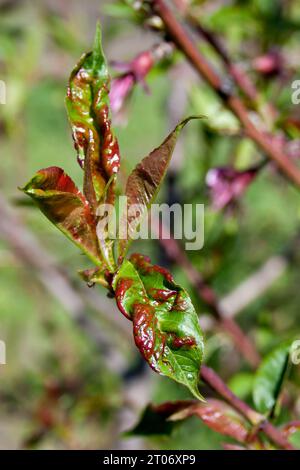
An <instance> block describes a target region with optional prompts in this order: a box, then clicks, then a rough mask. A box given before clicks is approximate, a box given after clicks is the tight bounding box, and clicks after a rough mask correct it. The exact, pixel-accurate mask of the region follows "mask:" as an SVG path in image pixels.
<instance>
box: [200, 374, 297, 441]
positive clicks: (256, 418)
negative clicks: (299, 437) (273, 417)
mask: <svg viewBox="0 0 300 470" xmlns="http://www.w3.org/2000/svg"><path fill="white" fill-rule="evenodd" d="M201 379H202V380H203V382H205V383H206V384H207V385H209V386H210V387H211V388H212V389H213V390H214V391H216V392H217V393H218V394H219V395H220V396H221V397H222V398H223V399H224V400H225V401H227V402H228V403H229V404H230V405H231V406H232V407H233V408H234V409H235V410H236V411H238V412H239V413H241V414H242V415H243V416H244V417H245V418H246V419H247V420H248V421H249V422H250V423H251V424H252V426H257V427H258V429H260V430H261V431H263V432H264V433H265V434H266V436H268V438H269V439H270V440H271V441H272V442H273V443H274V444H276V445H277V446H278V447H280V448H282V449H286V450H293V449H294V447H293V446H292V445H291V444H290V443H289V442H288V441H287V440H286V438H285V437H284V436H283V434H282V433H281V432H280V431H279V430H278V429H276V428H275V427H274V426H273V425H272V424H271V423H269V422H268V421H267V420H266V419H265V417H264V416H263V415H261V414H259V413H257V412H256V411H255V410H253V409H252V408H251V407H250V406H249V405H247V403H245V402H243V401H242V400H240V398H238V397H237V396H236V395H235V394H234V393H232V391H231V390H230V389H229V388H228V387H227V385H226V384H225V383H224V382H223V380H222V379H221V378H220V377H219V376H218V375H217V374H216V373H215V372H214V371H213V370H212V369H211V368H210V367H207V366H202V367H201Z"/></svg>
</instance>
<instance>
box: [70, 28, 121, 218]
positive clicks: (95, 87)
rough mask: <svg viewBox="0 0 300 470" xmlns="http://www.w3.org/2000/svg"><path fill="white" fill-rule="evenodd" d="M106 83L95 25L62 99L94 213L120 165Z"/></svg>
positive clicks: (111, 189) (109, 197)
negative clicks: (92, 41) (92, 39)
mask: <svg viewBox="0 0 300 470" xmlns="http://www.w3.org/2000/svg"><path fill="white" fill-rule="evenodd" d="M109 83H110V77H109V74H108V69H107V63H106V59H105V56H104V53H103V50H102V43H101V31H100V27H99V26H98V28H97V33H96V37H95V44H94V49H93V51H92V52H89V53H87V54H84V55H83V56H82V58H81V59H80V61H79V62H78V64H77V65H76V67H75V68H74V70H73V71H72V73H71V76H70V80H69V86H68V91H67V97H66V105H67V111H68V115H69V120H70V123H71V127H72V133H73V139H74V145H75V148H76V150H77V156H78V161H79V163H80V164H81V166H82V167H83V168H84V194H85V196H86V198H87V199H88V201H89V203H90V204H91V206H92V207H93V208H94V210H95V211H96V207H97V204H98V203H99V202H101V201H102V199H103V194H104V192H105V188H106V185H107V183H108V181H109V180H110V178H111V177H112V176H113V175H115V174H116V173H117V172H118V171H119V166H120V152H119V146H118V141H117V139H116V137H115V135H114V133H113V130H112V126H111V120H110V110H109ZM114 186H115V185H114V184H111V185H110V187H109V190H108V192H107V202H110V203H113V201H114V197H115V194H114V190H115V187H114Z"/></svg>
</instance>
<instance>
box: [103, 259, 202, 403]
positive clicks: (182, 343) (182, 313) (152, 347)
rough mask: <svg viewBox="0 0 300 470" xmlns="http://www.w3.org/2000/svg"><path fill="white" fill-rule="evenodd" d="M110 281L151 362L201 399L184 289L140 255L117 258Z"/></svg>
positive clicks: (198, 354) (195, 339)
mask: <svg viewBox="0 0 300 470" xmlns="http://www.w3.org/2000/svg"><path fill="white" fill-rule="evenodd" d="M112 287H113V289H114V291H115V295H116V301H117V305H118V308H119V309H120V311H121V312H122V313H123V314H124V315H125V316H126V317H127V318H128V319H130V320H132V322H133V335H134V340H135V343H136V346H137V347H138V349H139V350H140V352H141V354H142V356H143V357H144V359H145V360H146V361H147V362H148V364H149V365H150V367H152V369H154V370H155V371H156V372H158V373H159V374H162V375H166V376H167V377H169V378H171V379H173V380H175V381H177V382H179V383H181V384H183V385H185V386H186V387H187V388H188V389H189V390H190V391H191V392H192V393H193V395H194V396H196V397H197V398H198V399H200V400H201V399H202V396H201V395H200V392H199V389H198V384H199V371H200V366H201V360H202V356H203V335H202V332H201V330H200V327H199V322H198V316H197V314H196V312H195V309H194V307H193V305H192V302H191V300H190V298H189V296H188V294H187V293H186V291H185V290H184V289H182V288H181V287H180V286H178V285H177V284H175V282H174V280H173V278H172V276H171V274H170V273H169V272H168V271H167V270H165V269H164V268H161V267H160V266H156V265H152V264H151V263H150V260H149V258H147V257H145V256H142V255H132V256H131V258H130V261H127V260H125V261H124V262H123V263H122V265H121V267H120V269H119V271H118V272H117V273H116V275H115V276H114V279H113V283H112Z"/></svg>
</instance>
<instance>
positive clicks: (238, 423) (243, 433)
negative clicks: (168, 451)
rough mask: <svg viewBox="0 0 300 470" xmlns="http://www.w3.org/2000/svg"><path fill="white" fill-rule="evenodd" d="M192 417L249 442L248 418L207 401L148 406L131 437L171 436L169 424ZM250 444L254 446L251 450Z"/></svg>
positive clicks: (216, 401) (214, 429) (225, 433)
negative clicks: (137, 435)
mask: <svg viewBox="0 0 300 470" xmlns="http://www.w3.org/2000/svg"><path fill="white" fill-rule="evenodd" d="M191 416H196V417H198V418H200V419H201V421H203V422H204V423H205V424H206V425H207V426H208V427H209V428H211V429H212V430H213V431H215V432H217V433H219V434H222V435H224V436H228V437H231V438H233V439H235V440H236V441H238V442H241V443H247V447H248V442H247V441H248V436H249V430H248V427H247V423H246V421H245V419H244V418H243V417H242V416H240V415H239V414H238V413H236V412H235V411H234V410H233V409H232V408H231V407H230V406H229V405H227V404H226V403H225V402H223V401H221V400H215V399H208V400H207V402H205V403H199V401H195V400H186V401H183V400H181V401H175V402H166V403H163V404H161V405H149V406H148V407H147V408H146V410H145V411H144V413H143V415H142V417H141V419H140V421H139V423H138V424H137V425H136V426H135V427H134V429H133V430H132V431H131V434H140V435H141V434H142V435H155V434H170V433H171V431H172V430H173V427H172V426H171V425H170V424H169V425H168V424H166V423H173V424H175V423H178V422H181V421H184V420H185V419H187V418H190V417H191ZM252 445H254V444H252V443H251V447H252Z"/></svg>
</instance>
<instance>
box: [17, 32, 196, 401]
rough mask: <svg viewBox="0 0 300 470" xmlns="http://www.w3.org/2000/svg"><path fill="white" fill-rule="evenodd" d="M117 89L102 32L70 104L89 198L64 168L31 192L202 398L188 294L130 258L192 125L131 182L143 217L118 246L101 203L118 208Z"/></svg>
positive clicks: (147, 354) (173, 370) (72, 84)
mask: <svg viewBox="0 0 300 470" xmlns="http://www.w3.org/2000/svg"><path fill="white" fill-rule="evenodd" d="M109 82H110V77H109V74H108V69H107V63H106V60H105V57H104V54H103V50H102V45H101V32H100V28H99V27H98V29H97V33H96V38H95V44H94V48H93V51H92V52H90V53H87V54H84V55H83V56H82V58H81V59H80V61H79V62H78V64H77V65H76V67H75V68H74V70H73V71H72V73H71V76H70V80H69V86H68V91H67V97H66V105H67V111H68V115H69V120H70V123H71V127H72V134H73V140H74V145H75V149H76V151H77V160H78V163H79V164H80V166H81V167H82V169H83V192H81V191H80V190H79V189H78V188H77V187H76V185H75V184H74V182H73V181H72V179H71V178H70V177H69V176H68V175H66V174H65V172H64V170H63V169H61V168H59V167H49V168H45V169H42V170H40V171H38V172H37V173H36V175H35V176H34V177H33V178H32V179H31V180H30V181H29V182H28V183H27V184H26V186H25V187H24V188H23V191H24V192H25V193H26V194H27V195H29V196H30V197H31V198H32V199H33V200H34V201H35V202H36V203H37V205H38V206H39V208H40V209H41V211H42V212H43V213H44V214H45V215H46V217H47V218H48V219H49V220H50V221H51V222H52V223H54V224H55V225H56V226H57V227H58V228H59V229H60V230H61V231H62V232H63V233H64V234H65V235H66V236H67V237H68V238H69V239H70V240H72V241H73V242H74V243H75V244H76V245H77V246H78V247H79V248H80V249H81V250H82V251H83V252H84V253H85V254H86V255H87V256H88V257H89V258H90V259H91V260H92V262H93V263H94V265H95V266H96V267H95V268H94V269H91V270H88V271H84V272H83V273H82V276H83V277H84V279H85V280H87V281H88V282H95V283H100V284H102V285H104V286H105V287H107V288H108V289H109V290H110V292H111V293H112V294H113V295H114V296H115V298H116V302H117V305H118V307H119V309H120V311H121V312H122V313H123V314H124V315H125V316H126V317H127V318H128V319H130V320H132V322H133V332H134V340H135V343H136V345H137V347H138V349H139V350H140V352H141V354H142V356H143V357H144V359H145V360H146V361H147V362H148V364H149V365H150V366H151V367H152V368H153V369H154V370H155V371H156V372H158V373H160V374H163V375H166V376H168V377H170V378H172V379H174V380H175V381H177V382H179V383H181V384H184V385H185V386H187V387H188V389H189V390H190V391H191V392H192V393H193V394H194V396H196V397H197V398H198V399H201V398H202V397H201V395H200V393H199V390H198V383H199V372H200V365H201V360H202V356H203V337H202V333H201V330H200V327H199V324H198V316H197V314H196V312H195V309H194V307H193V305H192V303H191V300H190V298H189V296H188V294H187V292H186V291H185V290H184V289H183V288H181V287H180V286H179V285H177V284H176V283H175V282H174V280H173V277H172V275H171V274H170V273H169V272H168V271H166V270H165V269H163V268H161V267H159V266H156V265H152V264H151V262H150V260H149V259H148V258H147V257H145V256H142V255H132V256H131V257H130V259H125V256H126V253H127V250H128V247H129V243H130V240H131V238H132V234H133V233H134V232H135V231H136V230H137V229H138V227H139V225H140V222H141V220H142V218H143V217H145V215H146V212H147V209H148V207H149V206H150V205H151V203H152V202H153V200H154V198H155V196H156V194H157V192H158V190H159V187H160V185H161V182H162V181H163V178H164V176H165V174H166V171H167V167H168V164H169V161H170V158H171V156H172V153H173V149H174V147H175V144H176V139H177V136H178V134H179V132H180V130H181V129H182V128H183V127H184V126H185V124H186V123H187V122H188V121H189V120H190V119H191V118H188V119H185V120H184V121H182V122H181V123H179V124H178V125H177V126H176V127H175V129H174V130H173V131H172V132H171V133H170V134H169V135H168V136H167V137H166V139H165V140H164V142H163V143H162V144H161V145H160V146H159V147H158V148H156V149H155V150H153V151H152V152H151V153H150V154H149V155H148V156H146V157H145V158H144V159H143V160H142V161H141V162H140V163H139V164H138V165H137V167H136V168H135V169H134V171H133V172H132V173H131V175H130V176H129V178H128V180H127V184H126V190H125V195H126V196H127V205H128V206H129V207H130V206H131V205H133V204H137V205H138V207H139V211H137V212H136V214H135V215H131V216H130V217H129V220H127V219H126V220H125V217H126V216H125V215H124V217H121V224H124V225H125V227H126V231H127V234H128V236H127V237H125V239H124V238H123V237H122V239H120V240H118V239H117V240H113V239H111V238H110V237H109V234H108V224H107V223H106V222H105V221H104V223H103V216H100V215H99V210H98V209H99V207H100V205H101V204H110V205H111V206H114V205H116V203H117V201H116V178H117V173H118V172H119V169H120V151H119V146H118V141H117V139H116V137H115V134H114V132H113V129H112V125H111V119H110V103H109ZM126 213H127V211H126ZM124 214H125V212H124ZM122 221H123V222H122ZM99 227H101V229H100V230H99ZM121 230H123V232H122V233H124V229H123V228H122V227H119V233H120V231H121Z"/></svg>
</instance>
